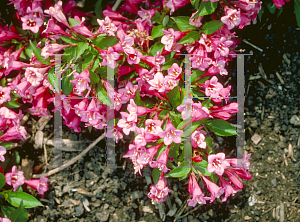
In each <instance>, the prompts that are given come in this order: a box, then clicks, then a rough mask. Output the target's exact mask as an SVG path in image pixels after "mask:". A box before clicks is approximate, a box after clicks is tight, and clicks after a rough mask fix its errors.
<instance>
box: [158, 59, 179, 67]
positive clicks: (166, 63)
mask: <svg viewBox="0 0 300 222" xmlns="http://www.w3.org/2000/svg"><path fill="white" fill-rule="evenodd" d="M174 63H177V64H178V65H179V61H178V60H177V59H174V58H172V59H169V60H168V61H166V62H165V63H164V64H163V65H162V67H161V69H162V70H167V69H169V68H171V66H172V65H173V64H174Z"/></svg>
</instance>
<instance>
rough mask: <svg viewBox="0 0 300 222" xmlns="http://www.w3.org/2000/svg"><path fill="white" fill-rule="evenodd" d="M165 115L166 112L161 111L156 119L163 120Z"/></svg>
mask: <svg viewBox="0 0 300 222" xmlns="http://www.w3.org/2000/svg"><path fill="white" fill-rule="evenodd" d="M167 114H168V110H162V111H161V112H160V113H159V115H158V118H159V119H162V118H164V117H165V116H166V115H167Z"/></svg>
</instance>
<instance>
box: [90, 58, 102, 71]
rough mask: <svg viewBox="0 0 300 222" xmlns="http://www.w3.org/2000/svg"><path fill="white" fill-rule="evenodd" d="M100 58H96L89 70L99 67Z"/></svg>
mask: <svg viewBox="0 0 300 222" xmlns="http://www.w3.org/2000/svg"><path fill="white" fill-rule="evenodd" d="M99 63H100V59H99V58H96V59H95V60H94V62H93V65H92V66H91V70H92V71H93V72H94V71H95V70H96V69H97V68H98V67H99Z"/></svg>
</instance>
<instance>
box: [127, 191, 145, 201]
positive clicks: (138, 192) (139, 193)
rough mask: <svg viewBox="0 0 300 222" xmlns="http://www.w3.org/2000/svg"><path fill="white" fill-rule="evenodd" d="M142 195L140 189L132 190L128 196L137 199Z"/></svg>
mask: <svg viewBox="0 0 300 222" xmlns="http://www.w3.org/2000/svg"><path fill="white" fill-rule="evenodd" d="M143 196H144V194H143V192H142V191H133V192H132V193H131V195H130V198H131V199H133V200H135V199H139V198H142V197H143Z"/></svg>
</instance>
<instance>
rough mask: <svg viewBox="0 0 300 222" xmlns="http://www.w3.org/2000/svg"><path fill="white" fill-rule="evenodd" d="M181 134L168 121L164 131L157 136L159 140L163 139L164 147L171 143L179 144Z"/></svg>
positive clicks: (180, 131)
mask: <svg viewBox="0 0 300 222" xmlns="http://www.w3.org/2000/svg"><path fill="white" fill-rule="evenodd" d="M182 134H183V131H182V130H178V129H176V128H175V127H174V126H173V124H172V123H171V122H170V120H169V119H168V122H167V124H166V129H165V131H163V132H161V133H160V134H159V137H160V138H163V139H164V143H165V145H167V146H168V145H170V144H171V143H172V142H174V143H181V135H182Z"/></svg>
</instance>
